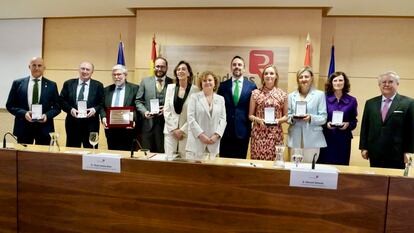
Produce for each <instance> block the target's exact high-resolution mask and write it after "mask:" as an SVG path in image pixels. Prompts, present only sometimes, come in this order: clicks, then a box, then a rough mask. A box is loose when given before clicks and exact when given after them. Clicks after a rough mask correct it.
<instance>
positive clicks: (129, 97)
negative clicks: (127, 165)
mask: <svg viewBox="0 0 414 233" xmlns="http://www.w3.org/2000/svg"><path fill="white" fill-rule="evenodd" d="M127 75H128V70H127V68H126V67H125V66H123V65H115V66H114V67H112V79H113V81H114V83H113V84H111V85H109V86H107V87H105V89H104V102H103V104H104V107H103V108H102V109H101V112H100V115H101V121H102V125H103V126H104V128H105V136H106V141H107V143H108V149H110V150H126V151H129V150H131V146H132V143H133V140H134V139H136V138H137V136H138V132H137V130H136V114H135V113H136V111H135V97H136V95H137V92H138V88H139V86H138V85H135V84H132V83H129V82H127V81H126V77H127ZM110 107H133V108H134V118H133V125H132V127H116V128H115V127H108V122H107V115H106V114H107V112H106V111H107V110H108V108H110Z"/></svg>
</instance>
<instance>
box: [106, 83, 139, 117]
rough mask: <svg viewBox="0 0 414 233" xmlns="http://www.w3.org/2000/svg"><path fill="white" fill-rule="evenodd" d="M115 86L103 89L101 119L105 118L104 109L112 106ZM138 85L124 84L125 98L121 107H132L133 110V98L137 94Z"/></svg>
mask: <svg viewBox="0 0 414 233" xmlns="http://www.w3.org/2000/svg"><path fill="white" fill-rule="evenodd" d="M115 88H116V85H115V84H112V85H109V86H107V87H105V89H104V101H103V103H104V106H103V108H101V112H100V113H99V114H100V115H101V118H104V117H106V109H107V108H109V107H111V106H112V97H113V96H114V92H115ZM138 88H139V86H138V85H135V84H132V83H129V82H125V98H124V103H123V106H124V107H126V106H133V107H134V108H135V97H136V95H137V92H138ZM134 121H136V111H134Z"/></svg>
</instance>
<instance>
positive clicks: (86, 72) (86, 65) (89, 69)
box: [79, 61, 94, 82]
mask: <svg viewBox="0 0 414 233" xmlns="http://www.w3.org/2000/svg"><path fill="white" fill-rule="evenodd" d="M93 70H94V66H93V64H92V63H90V62H88V61H84V62H82V63H81V64H80V65H79V77H80V79H81V80H82V81H85V82H86V81H88V80H89V79H91V77H92V74H93Z"/></svg>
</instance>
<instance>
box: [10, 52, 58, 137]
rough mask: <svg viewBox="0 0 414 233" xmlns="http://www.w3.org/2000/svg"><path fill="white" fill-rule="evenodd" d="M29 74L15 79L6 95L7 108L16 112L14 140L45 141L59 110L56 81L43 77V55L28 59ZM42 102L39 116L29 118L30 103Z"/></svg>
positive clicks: (12, 112) (11, 111)
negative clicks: (15, 138)
mask: <svg viewBox="0 0 414 233" xmlns="http://www.w3.org/2000/svg"><path fill="white" fill-rule="evenodd" d="M29 69H30V72H31V75H30V76H28V77H25V78H21V79H18V80H15V81H14V82H13V85H12V88H11V90H10V93H9V97H8V99H7V103H6V107H7V110H8V111H9V112H10V113H11V114H13V115H14V116H15V118H14V129H13V134H14V135H16V136H17V142H19V143H24V144H33V142H35V144H37V145H48V144H49V143H50V136H49V133H50V132H53V131H55V128H54V124H53V118H54V117H55V116H57V115H58V114H59V113H60V107H59V104H58V101H59V94H58V90H57V86H56V83H55V82H53V81H51V80H49V79H47V78H45V77H43V72H44V70H45V65H44V62H43V59H42V58H40V57H34V58H32V60H30V64H29ZM33 104H38V105H41V106H42V115H41V118H40V119H37V120H35V119H33V118H32V105H33Z"/></svg>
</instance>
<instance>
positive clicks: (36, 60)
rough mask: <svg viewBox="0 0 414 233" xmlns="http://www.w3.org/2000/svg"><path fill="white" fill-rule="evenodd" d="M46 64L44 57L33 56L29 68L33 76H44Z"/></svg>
mask: <svg viewBox="0 0 414 233" xmlns="http://www.w3.org/2000/svg"><path fill="white" fill-rule="evenodd" d="M45 68H46V67H45V64H44V62H43V58H41V57H33V58H32V59H31V60H30V63H29V69H30V72H31V74H32V76H33V77H35V78H39V77H41V76H43V72H44V71H45Z"/></svg>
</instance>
